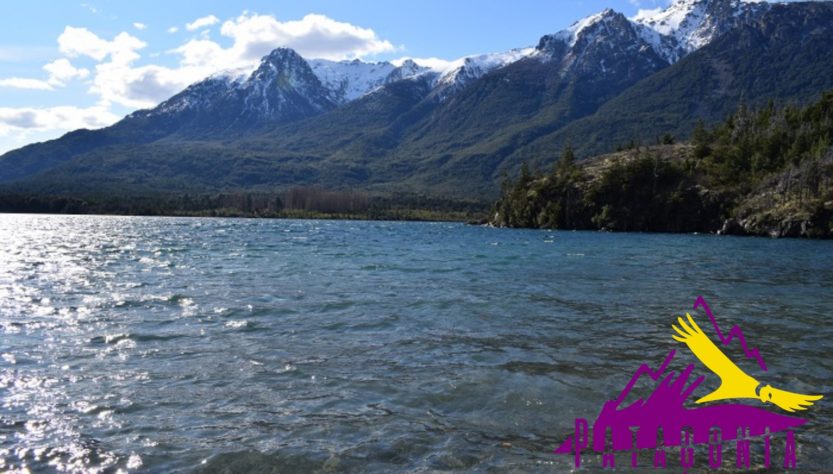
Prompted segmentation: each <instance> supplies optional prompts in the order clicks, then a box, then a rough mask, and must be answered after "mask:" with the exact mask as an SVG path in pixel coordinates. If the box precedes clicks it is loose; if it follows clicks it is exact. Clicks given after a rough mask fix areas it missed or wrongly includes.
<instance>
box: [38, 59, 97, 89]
mask: <svg viewBox="0 0 833 474" xmlns="http://www.w3.org/2000/svg"><path fill="white" fill-rule="evenodd" d="M43 69H44V71H46V72H47V73H49V80H48V81H47V82H48V83H49V84H50V85H52V86H63V85H65V84H66V83H67V82H69V81H71V80H73V79H84V78H86V77H87V76H89V75H90V71H89V70H87V69H85V68H76V67H75V66H73V65H72V63H71V62H69V59H66V58H61V59H57V60H55V61H52V62H51V63H49V64H46V65H45V66H43Z"/></svg>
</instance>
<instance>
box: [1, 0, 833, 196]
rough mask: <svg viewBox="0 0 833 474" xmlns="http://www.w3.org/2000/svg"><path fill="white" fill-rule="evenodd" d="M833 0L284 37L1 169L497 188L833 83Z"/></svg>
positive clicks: (219, 180) (30, 178)
mask: <svg viewBox="0 0 833 474" xmlns="http://www.w3.org/2000/svg"><path fill="white" fill-rule="evenodd" d="M831 40H833V5H831V3H830V2H808V3H789V4H770V3H766V2H755V1H750V0H677V1H676V2H674V3H673V4H671V5H670V6H668V7H667V8H665V9H656V10H651V11H643V12H640V14H638V15H637V16H635V17H633V18H627V17H625V16H624V15H622V14H621V13H618V12H616V11H613V10H610V9H606V10H604V11H602V12H600V13H598V14H596V15H592V16H590V17H587V18H584V19H582V20H579V21H577V22H575V23H574V24H573V25H571V26H570V27H569V28H567V29H566V30H564V31H560V32H557V33H554V34H547V35H544V36H542V37H541V39H540V41H539V42H538V44H537V45H536V46H535V47H530V48H519V49H514V50H510V51H506V52H502V53H488V54H482V55H475V56H470V57H466V58H461V59H460V60H457V61H454V62H452V63H451V65H450V67H448V68H446V69H444V70H436V69H430V68H427V67H424V66H420V65H419V64H417V62H414V61H412V60H406V61H403V62H402V63H401V64H399V65H398V66H396V65H394V64H392V63H389V62H379V63H367V62H362V61H358V60H353V61H327V60H320V59H311V60H307V59H304V58H302V57H301V56H299V55H298V54H297V53H295V52H294V51H292V50H289V49H285V48H278V49H276V50H275V51H273V52H272V53H271V54H269V55H268V56H266V57H264V58H263V60H262V61H261V63H260V64H259V65H258V66H257V67H256V68H255V69H254V70H253V71H251V72H250V71H232V72H225V73H220V74H216V75H214V76H211V77H209V78H207V79H205V80H203V81H201V82H198V83H196V84H193V85H191V86H189V87H188V88H186V89H185V90H184V91H182V92H180V93H179V94H177V95H175V96H173V97H171V98H170V99H168V100H166V101H164V102H163V103H161V104H160V105H159V106H157V107H155V108H153V109H150V110H141V111H137V112H134V113H133V114H131V115H129V116H127V117H125V118H124V119H123V120H122V121H120V122H118V123H117V124H115V125H113V126H111V127H107V128H104V129H101V130H93V131H90V130H79V131H76V132H71V133H69V134H67V135H65V136H64V137H61V138H60V139H57V140H52V141H49V142H44V143H40V144H33V145H29V146H26V147H23V148H21V149H19V150H14V151H11V152H8V153H6V154H5V155H3V156H2V157H0V185H1V186H3V187H4V188H5V189H7V190H17V191H31V192H40V193H69V194H79V193H83V192H85V190H87V189H88V188H89V187H90V186H93V185H94V186H96V189H98V190H101V189H114V190H117V191H118V192H128V193H130V192H132V193H148V192H181V191H211V190H221V189H234V190H241V189H252V188H253V187H254V188H257V189H274V188H286V187H289V186H294V185H319V186H322V187H326V188H334V189H336V188H364V189H368V190H375V191H379V192H382V193H388V192H393V191H403V190H404V191H411V192H415V193H427V194H432V195H445V196H458V197H473V196H476V197H488V198H491V197H493V196H495V195H496V193H497V183H498V182H499V181H500V179H501V175H502V174H503V173H505V172H509V173H514V172H515V171H516V170H517V169H518V167H519V166H520V163H521V162H522V161H527V162H530V163H533V164H537V165H541V166H545V165H547V164H548V163H550V162H551V161H553V160H554V159H555V156H556V155H557V153H558V151H560V149H561V148H562V147H563V145H564V144H565V143H567V142H570V143H573V144H574V147H575V149H576V150H577V152H578V154H579V157H584V156H589V155H591V154H595V153H599V152H604V151H609V150H611V149H612V148H614V147H616V146H617V145H621V144H623V143H627V142H628V141H631V140H634V141H652V140H654V139H655V137H657V136H660V135H662V134H665V133H672V134H674V135H676V136H678V137H685V136H687V135H688V134H689V133H690V131H691V130H692V129H693V126H694V124H695V123H696V122H697V121H698V120H703V121H705V122H707V123H713V122H715V121H717V120H720V119H722V118H724V117H725V116H726V115H727V114H728V113H730V112H732V111H733V110H734V109H735V108H736V107H737V106H738V104H740V103H741V102H746V103H750V104H753V105H754V104H759V103H762V102H765V101H767V100H769V99H775V100H778V101H781V102H783V101H796V102H801V103H803V102H807V101H809V100H812V99H814V98H816V97H817V96H818V94H819V93H820V92H821V91H823V90H825V89H829V88H833V64H831V62H830V61H829V59H828V58H829V57H830V55H831V53H832V52H833V41H831Z"/></svg>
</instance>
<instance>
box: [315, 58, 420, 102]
mask: <svg viewBox="0 0 833 474" xmlns="http://www.w3.org/2000/svg"><path fill="white" fill-rule="evenodd" d="M308 62H309V65H310V67H311V68H312V71H313V72H314V73H315V75H316V76H317V77H318V79H319V80H320V81H321V83H322V84H323V85H324V86H325V87H326V88H328V89H329V90H330V91H331V97H332V99H333V100H334V101H335V102H337V103H339V104H343V103H347V102H350V101H353V100H355V99H358V98H359V97H362V96H364V95H365V94H368V93H369V92H372V91H374V90H376V89H378V88H379V87H382V86H384V85H385V84H390V83H391V82H396V81H401V80H404V79H409V78H412V77H416V76H419V75H422V74H427V73H430V72H431V70H430V69H429V68H427V67H423V66H420V65H418V64H417V63H415V62H414V61H412V60H406V61H404V62H403V63H402V65H400V66H399V67H397V66H395V65H393V64H392V63H389V62H387V61H385V62H364V61H361V60H359V59H354V60H352V61H329V60H326V59H311V60H309V61H308Z"/></svg>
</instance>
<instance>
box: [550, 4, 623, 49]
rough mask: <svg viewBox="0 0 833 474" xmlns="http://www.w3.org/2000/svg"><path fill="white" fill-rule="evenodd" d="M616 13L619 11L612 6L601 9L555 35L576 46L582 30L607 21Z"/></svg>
mask: <svg viewBox="0 0 833 474" xmlns="http://www.w3.org/2000/svg"><path fill="white" fill-rule="evenodd" d="M616 15H618V13H616V12H615V11H614V10H612V9H610V8H605V9H604V10H602V11H600V12H599V13H596V14H595V15H590V16H588V17H585V18H582V19H581V20H578V21H577V22H575V23H573V24H572V25H570V26H569V27H568V28H567V29H565V30H562V31H559V32H558V33H556V34H555V37H556V38H558V39H561V40H563V41H564V42H566V43H567V44H569V45H570V46H571V47H572V46H575V45H576V41H578V38H579V35H580V34H581V32H583V31H584V30H586V29H587V28H589V27H591V26H593V25H595V24H596V23H599V22H603V21H606V20H608V19H610V18H612V17H614V16H616Z"/></svg>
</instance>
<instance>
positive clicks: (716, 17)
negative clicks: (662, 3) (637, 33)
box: [631, 0, 770, 62]
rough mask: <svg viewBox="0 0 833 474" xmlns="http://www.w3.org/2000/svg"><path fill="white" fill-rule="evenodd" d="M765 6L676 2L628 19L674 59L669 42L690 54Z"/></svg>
mask: <svg viewBox="0 0 833 474" xmlns="http://www.w3.org/2000/svg"><path fill="white" fill-rule="evenodd" d="M769 7H770V4H769V3H767V2H765V1H763V0H677V1H676V2H674V3H672V4H671V5H669V6H668V7H667V8H665V9H661V8H657V9H654V10H641V11H640V12H639V13H637V14H636V16H634V17H633V18H631V20H632V21H633V22H634V23H637V24H639V25H642V26H644V27H645V28H646V30H647V31H646V30H643V31H646V33H648V35H647V36H646V38H650V39H649V41H653V46H654V47H655V48H656V49H657V50H658V52H660V53H661V54H665V55H667V56H668V57H669V58H674V57H677V56H675V55H677V54H679V52H678V51H675V50H674V49H669V46H672V45H673V43H676V46H677V48H679V49H681V50H682V52H683V54H687V53H690V52H692V51H695V50H697V49H700V48H702V47H703V46H705V45H707V44H709V43H710V42H711V41H712V40H713V39H714V38H716V37H718V36H719V35H721V34H723V33H726V32H727V31H729V30H730V29H732V28H734V27H736V26H737V25H739V24H741V23H743V22H746V21H749V20H751V19H753V18H754V17H756V16H759V15H760V14H762V13H763V12H764V11H766V10H767V9H768V8H769ZM650 32H653V33H655V34H651V33H650ZM669 40H673V41H669ZM671 62H674V61H671Z"/></svg>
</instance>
